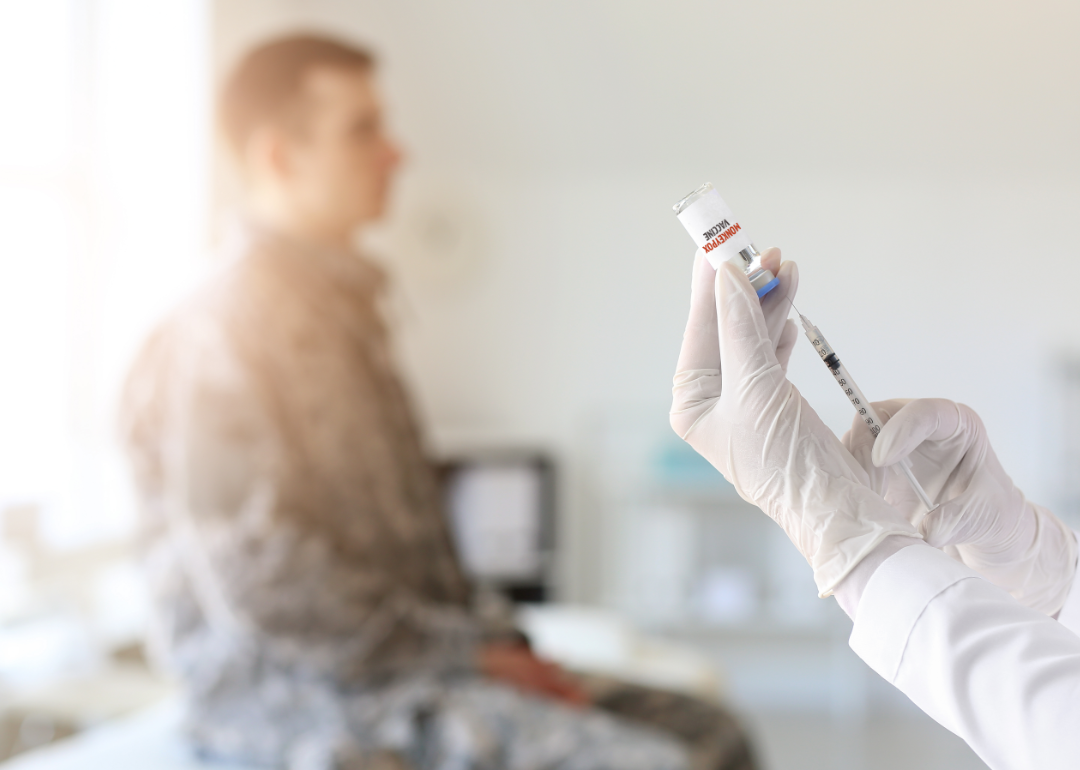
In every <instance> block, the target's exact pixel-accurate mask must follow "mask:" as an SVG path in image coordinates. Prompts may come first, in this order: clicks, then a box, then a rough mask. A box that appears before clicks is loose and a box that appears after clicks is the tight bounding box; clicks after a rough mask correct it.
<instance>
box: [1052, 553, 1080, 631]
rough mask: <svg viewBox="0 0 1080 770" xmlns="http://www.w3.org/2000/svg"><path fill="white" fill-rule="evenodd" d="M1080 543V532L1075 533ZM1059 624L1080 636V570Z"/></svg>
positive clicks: (1059, 615) (1063, 608)
mask: <svg viewBox="0 0 1080 770" xmlns="http://www.w3.org/2000/svg"><path fill="white" fill-rule="evenodd" d="M1073 534H1075V535H1076V539H1077V541H1078V542H1080V532H1074V533H1073ZM1057 617H1058V622H1059V623H1061V625H1063V626H1065V627H1066V628H1068V629H1070V630H1071V631H1072V632H1073V633H1074V634H1078V635H1080V570H1077V572H1076V575H1074V576H1073V584H1072V588H1070V589H1069V596H1068V598H1067V599H1065V606H1064V607H1062V608H1061V612H1059V613H1058V616H1057Z"/></svg>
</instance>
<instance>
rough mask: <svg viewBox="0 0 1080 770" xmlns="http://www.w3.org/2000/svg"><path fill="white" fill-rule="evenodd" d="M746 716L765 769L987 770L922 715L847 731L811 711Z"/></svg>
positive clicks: (871, 721)
mask: <svg viewBox="0 0 1080 770" xmlns="http://www.w3.org/2000/svg"><path fill="white" fill-rule="evenodd" d="M743 717H744V719H745V721H746V723H747V726H748V727H749V729H750V731H751V732H752V734H753V735H754V738H755V740H756V743H757V746H758V750H759V760H760V763H761V770H987V766H986V765H985V764H984V763H983V762H982V761H981V760H980V759H979V758H978V757H977V756H975V754H974V752H972V751H971V749H969V748H968V747H967V745H966V744H965V743H964V742H963V741H962V740H960V739H959V738H957V737H956V736H955V735H953V734H952V733H950V732H949V731H948V730H946V729H945V728H943V727H941V726H940V725H938V724H937V723H936V722H934V721H933V720H932V719H930V718H929V717H927V716H925V715H923V714H919V713H913V714H910V715H908V714H905V715H902V716H891V717H889V718H882V717H877V718H872V719H869V720H866V721H865V722H864V723H863V724H861V725H858V724H854V725H850V724H849V725H848V726H847V727H846V728H844V727H842V726H838V725H836V724H835V723H834V720H832V719H831V718H830V717H829V716H828V715H825V716H819V715H814V714H809V713H805V712H802V713H799V712H788V713H783V712H753V713H744V714H743Z"/></svg>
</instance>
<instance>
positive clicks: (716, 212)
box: [672, 182, 780, 297]
mask: <svg viewBox="0 0 1080 770" xmlns="http://www.w3.org/2000/svg"><path fill="white" fill-rule="evenodd" d="M672 208H673V209H674V210H675V215H676V216H677V217H678V218H679V221H680V222H682V225H683V227H685V228H686V231H687V232H688V233H690V237H691V238H693V239H694V243H696V244H697V245H698V248H700V249H704V251H705V257H706V258H707V259H708V260H709V263H710V264H711V265H712V266H713V269H714V270H718V269H719V268H720V263H721V262H723V261H725V260H732V261H734V262H735V263H736V264H738V265H739V266H740V267H741V268H742V269H743V271H744V272H745V273H746V277H747V278H749V279H750V285H751V286H753V287H754V291H756V292H757V295H758V296H759V297H764V296H765V295H766V294H768V293H769V292H770V291H772V290H773V289H775V288H776V286H777V284H779V283H780V282H779V280H777V278H776V276H775V275H773V274H772V271H770V270H766V269H765V268H763V267H762V266H761V252H759V251H758V250H757V249H756V248H754V244H753V243H751V242H750V236H749V235H747V234H746V231H745V230H743V228H742V225H741V224H740V223H739V222H738V220H736V219H735V215H734V214H732V213H731V209H730V208H728V205H727V204H726V203H724V199H723V198H721V197H720V193H718V192H717V191H716V190H715V189H714V188H713V186H712V184H710V183H709V182H706V183H705V184H703V185H702V186H701V187H699V188H697V189H696V190H694V191H693V192H692V193H690V194H689V195H687V196H686V197H685V198H683V199H682V200H681V201H679V202H678V203H676V204H675V205H674V206H673V207H672Z"/></svg>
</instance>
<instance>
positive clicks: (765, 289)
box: [757, 278, 780, 298]
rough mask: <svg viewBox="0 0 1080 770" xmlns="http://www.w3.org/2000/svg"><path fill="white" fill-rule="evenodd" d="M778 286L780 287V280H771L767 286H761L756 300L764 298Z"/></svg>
mask: <svg viewBox="0 0 1080 770" xmlns="http://www.w3.org/2000/svg"><path fill="white" fill-rule="evenodd" d="M779 285H780V279H779V278H773V279H772V280H771V281H769V282H768V283H767V284H765V285H764V286H762V287H761V288H760V289H758V290H757V295H758V298H761V297H764V296H765V295H766V294H768V293H769V292H770V291H772V290H773V289H775V288H776V287H777V286H779Z"/></svg>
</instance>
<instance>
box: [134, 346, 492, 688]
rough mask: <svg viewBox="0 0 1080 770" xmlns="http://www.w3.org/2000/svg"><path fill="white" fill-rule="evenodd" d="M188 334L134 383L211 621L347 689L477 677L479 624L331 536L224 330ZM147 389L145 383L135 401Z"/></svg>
mask: <svg viewBox="0 0 1080 770" xmlns="http://www.w3.org/2000/svg"><path fill="white" fill-rule="evenodd" d="M184 337H185V339H184V340H183V344H179V343H177V341H176V340H170V339H167V338H166V339H162V340H159V341H158V345H159V346H166V347H170V348H171V350H165V351H159V355H156V356H151V357H150V358H151V359H152V360H151V361H148V362H146V364H145V365H146V366H148V367H151V368H150V370H148V371H147V370H143V371H141V372H140V371H138V370H137V372H136V375H135V376H136V377H139V376H142V377H143V378H144V379H145V380H146V381H147V382H146V383H145V387H142V388H141V389H142V390H143V391H144V392H145V393H147V394H148V395H147V399H148V401H150V402H151V403H152V405H153V411H154V412H155V413H156V415H157V417H156V418H155V419H156V420H157V424H158V427H157V429H156V430H154V431H151V433H150V435H151V436H156V438H155V439H152V440H155V441H156V442H158V444H159V445H158V446H157V448H156V451H155V452H153V453H152V454H153V455H154V456H156V457H158V458H160V459H159V461H160V468H159V470H158V472H157V473H158V475H159V477H160V482H161V495H160V501H161V504H162V505H163V506H164V508H165V510H164V511H163V512H162V513H163V518H164V520H165V521H166V522H167V524H168V528H169V536H170V537H171V538H172V539H173V540H174V542H175V543H176V545H177V547H178V549H179V551H180V553H181V555H182V561H183V565H184V570H185V573H186V576H187V579H188V581H189V582H190V583H191V585H192V586H193V589H194V591H195V593H196V595H197V599H198V602H199V605H200V607H201V609H202V611H203V613H204V614H205V615H206V617H207V620H208V622H210V623H211V625H212V626H214V627H215V628H216V629H217V630H218V631H219V632H223V633H225V634H228V635H231V636H232V637H233V638H234V639H236V638H238V637H239V638H242V637H245V636H246V637H252V638H254V639H255V640H256V641H257V642H258V644H259V645H260V646H261V647H262V648H263V649H264V650H266V651H267V652H268V654H270V655H271V656H273V657H276V658H278V659H279V660H285V661H292V662H295V663H296V664H297V665H299V666H301V667H305V668H309V669H314V670H315V671H316V672H317V673H319V674H322V675H328V676H332V677H334V678H336V679H338V680H340V681H349V680H355V679H358V678H361V677H365V676H367V675H372V674H376V675H386V674H394V673H398V672H409V673H415V672H417V671H419V670H424V669H427V670H437V671H446V670H467V669H473V668H474V667H475V665H476V662H477V658H478V653H479V648H478V644H479V639H480V629H479V628H478V626H477V623H476V621H475V620H474V618H473V616H472V615H471V614H470V613H469V612H468V611H467V610H466V609H465V608H464V607H461V606H457V605H451V604H443V603H439V602H433V601H430V600H429V599H428V598H426V597H424V596H420V595H417V594H416V593H414V592H413V591H410V590H407V589H405V588H403V587H402V586H401V585H400V584H398V582H397V581H395V579H394V575H393V574H388V572H387V571H386V570H385V569H384V568H381V567H379V566H376V565H375V564H372V563H370V562H369V561H368V560H366V559H364V558H358V557H357V553H358V549H356V548H355V547H354V546H350V545H348V544H346V543H343V542H340V539H338V538H335V536H334V534H333V529H332V528H328V527H327V526H326V525H325V523H324V522H321V521H320V518H321V516H322V515H323V511H321V510H319V506H318V503H317V502H313V501H312V500H310V499H309V498H308V496H307V495H306V494H305V491H304V490H305V489H308V490H310V489H311V488H312V484H311V483H310V482H309V483H307V484H305V483H302V481H303V474H305V473H308V472H310V469H305V468H302V467H296V465H295V463H293V462H291V460H290V458H289V457H288V456H287V452H286V448H287V445H286V440H285V438H284V437H283V436H282V435H280V434H279V432H278V428H277V425H276V423H275V421H274V420H273V419H271V416H270V415H269V414H267V412H266V408H265V405H264V402H263V401H262V400H261V399H260V398H258V397H257V393H256V391H255V390H254V389H253V387H252V386H251V383H250V382H249V381H248V378H247V377H246V376H245V371H244V370H243V369H242V368H241V367H240V366H238V365H237V364H236V362H235V358H234V357H233V356H232V355H231V352H230V351H229V350H228V346H227V344H226V343H225V340H224V339H223V338H222V335H221V334H220V332H217V331H216V330H214V329H213V328H203V329H201V330H197V329H188V330H185V333H184ZM153 359H156V360H153ZM139 390H140V385H139V383H138V382H136V383H135V385H134V387H129V394H132V393H136V394H137V392H138V391H139ZM316 486H317V485H316ZM356 514H357V516H361V517H362V516H363V514H364V511H360V510H358V511H356ZM355 534H356V533H354V535H355ZM371 536H372V537H379V534H378V533H376V532H373V533H372V535H371ZM385 536H386V535H385V534H384V535H383V537H385ZM354 545H355V544H354ZM379 547H383V546H379V545H377V544H374V545H373V544H368V547H367V549H366V552H367V553H376V552H377V551H378V548H379ZM385 547H387V548H393V547H394V544H393V542H389V543H387V544H386V546H385ZM359 551H361V552H363V551H365V549H359ZM380 562H381V563H382V564H383V565H385V564H388V563H389V564H393V559H386V558H383V559H381V560H380Z"/></svg>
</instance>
